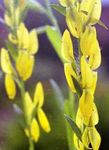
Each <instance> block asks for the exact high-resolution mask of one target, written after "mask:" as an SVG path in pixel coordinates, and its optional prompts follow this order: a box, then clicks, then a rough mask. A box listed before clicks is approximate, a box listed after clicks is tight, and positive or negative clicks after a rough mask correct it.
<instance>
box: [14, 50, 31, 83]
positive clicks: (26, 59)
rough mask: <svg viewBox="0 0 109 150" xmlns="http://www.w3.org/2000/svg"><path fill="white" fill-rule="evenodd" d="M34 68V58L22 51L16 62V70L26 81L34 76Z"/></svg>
mask: <svg viewBox="0 0 109 150" xmlns="http://www.w3.org/2000/svg"><path fill="white" fill-rule="evenodd" d="M33 67H34V56H32V55H29V54H28V52H27V51H23V50H20V51H19V54H18V58H17V60H16V69H17V71H18V74H19V76H20V77H21V78H22V80H24V81H26V80H27V79H29V78H30V77H31V75H32V72H33Z"/></svg>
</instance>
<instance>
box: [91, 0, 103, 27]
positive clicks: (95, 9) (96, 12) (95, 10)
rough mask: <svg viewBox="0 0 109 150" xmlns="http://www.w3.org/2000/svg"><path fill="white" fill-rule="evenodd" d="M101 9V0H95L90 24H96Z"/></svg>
mask: <svg viewBox="0 0 109 150" xmlns="http://www.w3.org/2000/svg"><path fill="white" fill-rule="evenodd" d="M101 9H102V8H101V0H96V1H95V5H94V7H93V10H92V13H91V17H90V21H89V22H90V24H92V25H93V24H96V23H97V22H98V21H99V20H100V17H101Z"/></svg>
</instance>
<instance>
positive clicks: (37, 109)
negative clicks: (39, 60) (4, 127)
mask: <svg viewBox="0 0 109 150" xmlns="http://www.w3.org/2000/svg"><path fill="white" fill-rule="evenodd" d="M4 2H5V7H6V12H5V24H6V25H8V27H9V34H8V40H7V42H6V48H2V49H1V56H0V57H1V68H2V71H3V72H4V74H5V88H6V93H7V95H8V97H9V99H14V98H15V96H16V91H17V90H16V85H17V86H18V87H19V89H20V92H21V97H22V105H23V106H22V107H21V109H22V112H23V114H24V120H25V127H24V132H25V134H26V135H27V137H28V139H29V143H31V141H32V143H33V141H35V142H37V141H38V139H39V137H40V129H39V125H38V122H37V119H36V117H37V118H38V121H39V123H40V125H41V127H42V128H43V130H44V131H45V132H47V133H48V132H50V130H51V128H50V125H49V122H48V119H47V117H46V115H45V113H44V111H43V109H42V106H43V103H44V91H43V87H42V84H41V83H40V82H39V83H37V84H36V89H35V92H34V98H33V100H32V99H31V97H30V94H29V92H27V91H26V90H25V86H24V82H25V81H27V80H28V79H29V78H30V77H31V75H32V72H33V69H34V64H35V54H36V53H37V52H38V47H39V44H38V36H37V33H36V31H35V30H32V31H30V32H29V31H28V30H27V28H26V26H25V25H24V23H23V22H22V21H21V14H22V12H23V10H24V7H25V0H16V1H14V0H9V1H7V0H6V1H4ZM8 2H10V4H9V5H8ZM11 4H12V5H11ZM18 107H19V106H18ZM30 146H31V145H30Z"/></svg>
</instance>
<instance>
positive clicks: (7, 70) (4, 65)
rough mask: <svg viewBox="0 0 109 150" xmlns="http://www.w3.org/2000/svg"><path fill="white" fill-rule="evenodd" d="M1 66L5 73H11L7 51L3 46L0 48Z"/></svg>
mask: <svg viewBox="0 0 109 150" xmlns="http://www.w3.org/2000/svg"><path fill="white" fill-rule="evenodd" d="M1 67H2V70H3V71H4V72H5V73H7V74H12V70H13V68H12V65H11V61H10V57H9V54H8V51H7V50H6V49H4V48H2V49H1Z"/></svg>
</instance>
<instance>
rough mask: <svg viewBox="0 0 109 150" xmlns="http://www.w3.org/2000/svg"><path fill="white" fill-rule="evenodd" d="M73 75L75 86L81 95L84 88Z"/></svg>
mask: <svg viewBox="0 0 109 150" xmlns="http://www.w3.org/2000/svg"><path fill="white" fill-rule="evenodd" d="M71 77H72V80H73V83H74V86H75V89H76V91H77V93H78V94H79V96H81V95H82V89H81V87H80V85H79V83H78V81H77V80H76V79H75V78H74V77H73V76H71Z"/></svg>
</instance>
